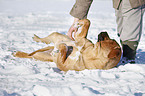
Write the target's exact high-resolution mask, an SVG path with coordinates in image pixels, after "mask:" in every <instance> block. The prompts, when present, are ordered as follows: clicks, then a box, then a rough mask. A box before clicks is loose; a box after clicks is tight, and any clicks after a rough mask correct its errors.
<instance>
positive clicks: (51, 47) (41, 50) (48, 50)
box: [12, 46, 54, 58]
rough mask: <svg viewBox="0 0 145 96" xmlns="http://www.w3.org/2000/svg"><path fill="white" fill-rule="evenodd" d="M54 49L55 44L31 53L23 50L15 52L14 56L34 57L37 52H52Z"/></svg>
mask: <svg viewBox="0 0 145 96" xmlns="http://www.w3.org/2000/svg"><path fill="white" fill-rule="evenodd" d="M53 49H54V47H53V46H48V47H45V48H42V49H39V50H36V51H34V52H32V53H30V54H28V53H25V52H21V51H17V52H15V53H13V54H12V55H13V56H14V57H19V58H33V55H34V54H36V53H37V52H44V51H47V52H48V53H50V52H51V51H52V50H53Z"/></svg>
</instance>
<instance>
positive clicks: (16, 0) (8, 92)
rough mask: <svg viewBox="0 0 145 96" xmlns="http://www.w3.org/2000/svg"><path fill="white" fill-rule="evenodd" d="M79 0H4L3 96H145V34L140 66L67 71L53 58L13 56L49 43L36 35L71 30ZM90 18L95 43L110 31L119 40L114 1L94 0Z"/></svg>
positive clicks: (0, 7) (0, 35)
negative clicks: (16, 52)
mask: <svg viewBox="0 0 145 96" xmlns="http://www.w3.org/2000/svg"><path fill="white" fill-rule="evenodd" d="M74 2H75V0H0V96H145V32H143V34H142V39H141V42H140V45H139V47H138V50H137V58H136V60H137V62H136V64H129V63H128V64H125V65H120V66H118V67H117V68H113V69H110V70H84V71H80V72H77V71H68V72H67V73H64V72H62V71H60V70H58V69H57V67H56V65H55V63H53V62H51V63H50V62H41V61H35V60H31V59H22V58H15V57H13V56H12V55H11V54H12V52H14V51H17V50H20V51H24V52H32V51H34V50H37V49H39V48H43V47H46V46H47V45H46V44H42V43H36V42H34V41H33V40H32V36H33V34H37V35H38V36H40V37H45V36H47V35H48V34H50V33H52V32H55V31H57V32H60V33H63V34H66V33H67V31H68V29H69V27H70V26H71V24H72V22H73V18H72V17H71V16H70V15H69V11H70V9H71V8H72V6H73V4H74ZM88 18H89V19H90V20H91V27H90V30H89V34H88V38H89V39H90V40H92V41H93V42H94V43H95V42H96V41H97V35H98V34H99V33H100V32H101V31H107V32H108V33H109V35H110V37H111V38H114V39H116V40H117V41H118V42H119V38H118V37H117V35H116V33H117V32H116V22H115V13H114V9H113V8H112V1H111V0H94V2H93V4H92V6H91V9H90V12H89V16H88ZM144 20H145V18H144ZM144 23H145V22H144ZM144 25H145V24H144ZM143 30H145V26H144V27H143Z"/></svg>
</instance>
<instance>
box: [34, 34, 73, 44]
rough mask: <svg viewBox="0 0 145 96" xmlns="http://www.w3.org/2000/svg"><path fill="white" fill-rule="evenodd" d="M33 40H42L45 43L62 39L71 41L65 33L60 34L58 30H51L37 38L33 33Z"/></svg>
mask: <svg viewBox="0 0 145 96" xmlns="http://www.w3.org/2000/svg"><path fill="white" fill-rule="evenodd" d="M33 40H34V41H36V42H43V43H46V44H50V43H51V42H52V43H54V44H56V43H60V42H63V41H72V40H71V39H70V38H69V37H68V36H67V35H63V34H60V33H58V32H53V33H52V34H50V35H48V36H47V37H44V38H39V37H38V36H37V35H34V37H33Z"/></svg>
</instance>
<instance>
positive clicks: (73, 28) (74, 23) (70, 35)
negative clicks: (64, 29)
mask: <svg viewBox="0 0 145 96" xmlns="http://www.w3.org/2000/svg"><path fill="white" fill-rule="evenodd" d="M78 20H79V19H78V18H74V22H73V24H72V26H71V27H70V28H69V30H68V33H67V35H68V37H70V38H71V39H72V40H74V38H73V36H72V34H73V32H74V34H75V33H76V32H77V31H78V26H77V24H78Z"/></svg>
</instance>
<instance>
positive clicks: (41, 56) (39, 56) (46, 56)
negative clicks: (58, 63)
mask: <svg viewBox="0 0 145 96" xmlns="http://www.w3.org/2000/svg"><path fill="white" fill-rule="evenodd" d="M33 58H34V59H36V60H40V61H49V62H53V57H52V55H51V54H50V53H49V52H48V51H44V52H37V53H35V54H34V55H33Z"/></svg>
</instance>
